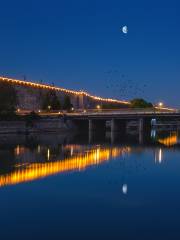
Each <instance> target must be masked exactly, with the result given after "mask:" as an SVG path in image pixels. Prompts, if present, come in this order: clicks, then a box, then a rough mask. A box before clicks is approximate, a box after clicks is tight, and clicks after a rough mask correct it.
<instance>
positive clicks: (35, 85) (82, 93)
mask: <svg viewBox="0 0 180 240" xmlns="http://www.w3.org/2000/svg"><path fill="white" fill-rule="evenodd" d="M0 81H4V82H8V83H12V84H17V85H21V86H28V87H33V88H42V89H47V90H55V91H61V92H64V93H66V94H73V95H77V96H86V97H89V98H91V99H93V100H97V101H102V102H108V103H117V104H126V105H129V104H130V102H128V101H124V100H117V99H112V98H102V97H99V96H94V95H91V94H89V93H88V92H85V91H74V90H69V89H65V88H61V87H55V86H51V85H48V84H42V83H33V82H28V81H23V80H18V79H12V78H6V77H0Z"/></svg>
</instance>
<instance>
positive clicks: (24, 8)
mask: <svg viewBox="0 0 180 240" xmlns="http://www.w3.org/2000/svg"><path fill="white" fill-rule="evenodd" d="M0 9H1V19H0V75H4V76H9V77H12V78H18V79H23V77H24V76H26V79H27V80H29V81H37V82H38V81H40V80H42V81H43V82H47V83H50V84H51V83H54V84H55V85H58V86H62V87H66V88H71V89H76V90H81V89H83V90H87V91H89V92H90V93H93V94H97V95H100V96H104V97H114V98H119V99H131V98H133V97H144V98H146V99H147V100H150V101H152V102H153V103H156V102H159V101H163V102H165V103H166V104H167V105H171V106H179V107H180V94H179V92H180V14H179V12H180V1H178V0H177V1H173V0H169V1H166V0H159V1H158V0H151V1H145V0H143V1H135V0H132V1H128V0H126V1H125V0H124V1H121V0H117V1H115V0H109V1H106V0H101V1H100V0H99V1H98V0H96V1H94V0H90V1H88V0H77V1H75V0H71V1H70V0H59V1H54V0H51V1H45V0H36V1H35V0H31V1H25V0H23V1H18V0H16V1H15V0H11V1H8V0H6V1H3V0H0ZM124 25H127V26H128V34H124V33H122V31H121V28H122V27H123V26H124Z"/></svg>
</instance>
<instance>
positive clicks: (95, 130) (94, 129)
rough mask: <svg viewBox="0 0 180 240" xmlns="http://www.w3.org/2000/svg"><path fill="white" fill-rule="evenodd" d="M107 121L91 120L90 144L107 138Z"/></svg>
mask: <svg viewBox="0 0 180 240" xmlns="http://www.w3.org/2000/svg"><path fill="white" fill-rule="evenodd" d="M105 133H106V121H105V120H95V119H89V143H92V142H93V141H94V140H95V139H96V140H98V139H101V138H103V137H105Z"/></svg>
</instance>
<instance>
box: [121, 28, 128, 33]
mask: <svg viewBox="0 0 180 240" xmlns="http://www.w3.org/2000/svg"><path fill="white" fill-rule="evenodd" d="M122 32H123V33H124V34H127V33H128V27H127V26H123V27H122Z"/></svg>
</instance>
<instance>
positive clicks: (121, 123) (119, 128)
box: [111, 119, 127, 143]
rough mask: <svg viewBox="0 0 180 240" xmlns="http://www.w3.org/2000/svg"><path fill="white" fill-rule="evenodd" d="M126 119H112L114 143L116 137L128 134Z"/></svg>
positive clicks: (112, 138) (112, 140)
mask: <svg viewBox="0 0 180 240" xmlns="http://www.w3.org/2000/svg"><path fill="white" fill-rule="evenodd" d="M126 123H127V121H126V119H123V120H122V119H121V120H120V119H112V120H111V143H114V142H115V140H116V138H117V137H118V136H119V135H120V136H124V135H125V134H126V125H127V124H126Z"/></svg>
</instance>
